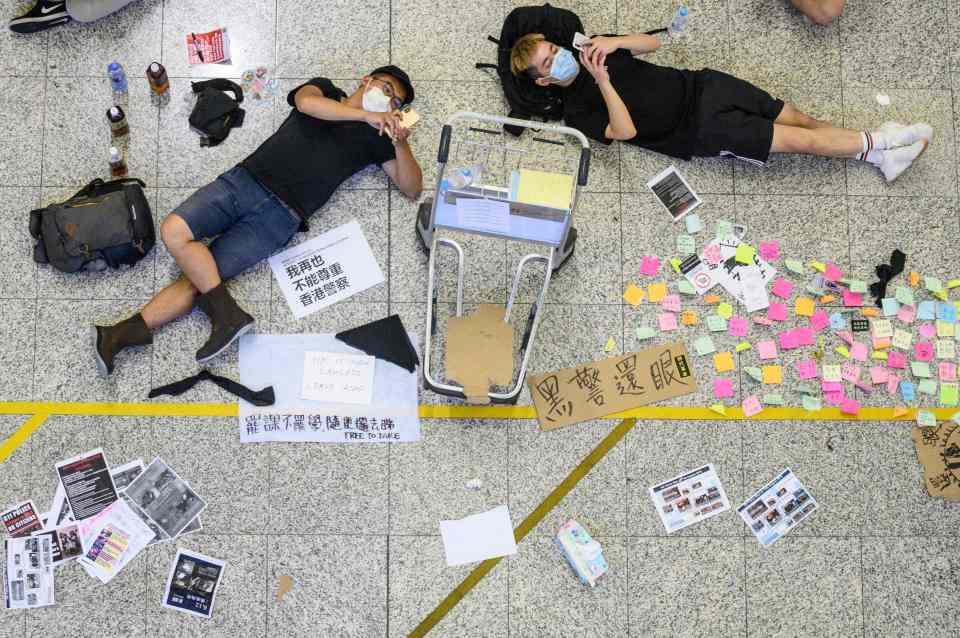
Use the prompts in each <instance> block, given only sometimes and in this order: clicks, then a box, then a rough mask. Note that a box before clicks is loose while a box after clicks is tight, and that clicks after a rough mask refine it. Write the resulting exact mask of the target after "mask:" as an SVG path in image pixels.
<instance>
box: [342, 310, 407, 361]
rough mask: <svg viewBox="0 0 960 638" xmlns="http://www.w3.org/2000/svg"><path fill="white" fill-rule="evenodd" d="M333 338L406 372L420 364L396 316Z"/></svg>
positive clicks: (405, 330)
mask: <svg viewBox="0 0 960 638" xmlns="http://www.w3.org/2000/svg"><path fill="white" fill-rule="evenodd" d="M334 337H336V339H337V341H342V342H343V343H345V344H347V345H348V346H350V347H352V348H356V349H357V350H362V351H363V352H366V353H367V354H369V355H372V356H374V357H376V358H378V359H383V360H384V361H389V362H390V363H395V364H396V365H398V366H400V367H401V368H403V369H405V370H407V371H409V372H413V371H414V370H416V369H417V366H418V365H420V357H418V356H417V351H416V350H415V349H414V347H413V344H412V343H410V336H409V335H408V334H407V329H406V328H404V327H403V322H402V321H400V317H399V316H398V315H390V316H389V317H384V318H383V319H377V320H376V321H371V322H370V323H367V324H364V325H362V326H357V327H356V328H351V329H350V330H344V331H343V332H338V333H337V334H335V335H334Z"/></svg>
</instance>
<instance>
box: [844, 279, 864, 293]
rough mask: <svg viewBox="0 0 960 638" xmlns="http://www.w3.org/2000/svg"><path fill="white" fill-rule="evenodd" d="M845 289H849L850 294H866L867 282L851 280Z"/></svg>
mask: <svg viewBox="0 0 960 638" xmlns="http://www.w3.org/2000/svg"><path fill="white" fill-rule="evenodd" d="M847 288H849V289H850V292H861V293H862V292H867V282H865V281H861V280H860V279H851V280H850V281H849V283H847Z"/></svg>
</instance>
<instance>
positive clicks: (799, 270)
mask: <svg viewBox="0 0 960 638" xmlns="http://www.w3.org/2000/svg"><path fill="white" fill-rule="evenodd" d="M783 263H784V264H785V265H786V266H787V270H789V271H790V272H792V273H796V274H798V275H802V274H804V273H805V272H806V271H805V270H804V268H803V262H802V261H800V260H798V259H785V260H784V261H783Z"/></svg>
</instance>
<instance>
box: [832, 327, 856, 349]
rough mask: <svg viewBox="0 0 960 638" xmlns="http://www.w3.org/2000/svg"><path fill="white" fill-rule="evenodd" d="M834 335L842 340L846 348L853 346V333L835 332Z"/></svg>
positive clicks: (845, 331)
mask: <svg viewBox="0 0 960 638" xmlns="http://www.w3.org/2000/svg"><path fill="white" fill-rule="evenodd" d="M836 335H837V336H838V337H840V338H841V339H843V342H844V343H846V344H847V345H848V346H852V345H853V333H852V332H850V331H849V330H837V332H836Z"/></svg>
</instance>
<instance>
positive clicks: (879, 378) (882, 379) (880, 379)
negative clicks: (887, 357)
mask: <svg viewBox="0 0 960 638" xmlns="http://www.w3.org/2000/svg"><path fill="white" fill-rule="evenodd" d="M889 378H890V377H889V374H888V373H887V369H886V368H884V367H883V366H873V367H872V368H870V380H871V381H873V382H874V383H886V382H887V379H889Z"/></svg>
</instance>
